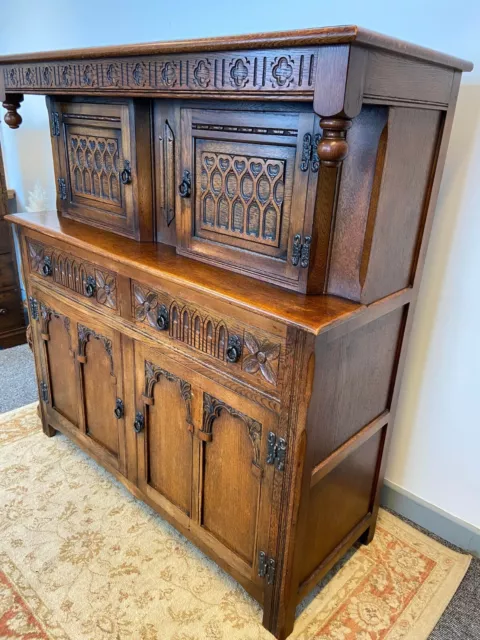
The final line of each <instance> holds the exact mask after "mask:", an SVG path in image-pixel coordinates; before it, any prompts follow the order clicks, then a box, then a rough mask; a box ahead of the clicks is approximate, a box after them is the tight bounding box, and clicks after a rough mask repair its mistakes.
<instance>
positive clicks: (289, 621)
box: [263, 601, 297, 640]
mask: <svg viewBox="0 0 480 640" xmlns="http://www.w3.org/2000/svg"><path fill="white" fill-rule="evenodd" d="M296 608H297V603H296V601H292V602H291V603H289V604H288V605H286V607H285V609H284V611H283V615H276V616H275V617H274V618H273V619H271V620H270V624H269V625H266V624H265V621H264V624H263V626H264V627H265V629H267V631H270V633H271V634H273V636H274V637H275V638H277V640H286V639H287V638H288V637H289V635H290V634H291V633H292V632H293V626H294V624H295V611H296Z"/></svg>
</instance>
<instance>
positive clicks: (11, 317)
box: [0, 289, 25, 332]
mask: <svg viewBox="0 0 480 640" xmlns="http://www.w3.org/2000/svg"><path fill="white" fill-rule="evenodd" d="M24 324H25V316H24V312H23V306H22V299H21V296H20V291H19V290H18V289H14V290H12V291H7V292H6V293H0V332H3V331H9V330H11V329H15V328H17V327H22V326H23V325H24Z"/></svg>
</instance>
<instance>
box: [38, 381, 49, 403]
mask: <svg viewBox="0 0 480 640" xmlns="http://www.w3.org/2000/svg"><path fill="white" fill-rule="evenodd" d="M40 396H41V398H42V400H43V401H44V402H45V403H48V385H47V383H46V382H40Z"/></svg>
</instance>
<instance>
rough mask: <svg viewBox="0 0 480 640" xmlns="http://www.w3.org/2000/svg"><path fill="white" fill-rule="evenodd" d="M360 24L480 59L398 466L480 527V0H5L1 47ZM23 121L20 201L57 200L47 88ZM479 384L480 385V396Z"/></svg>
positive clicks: (410, 376) (14, 136)
mask: <svg viewBox="0 0 480 640" xmlns="http://www.w3.org/2000/svg"><path fill="white" fill-rule="evenodd" d="M335 24H360V25H362V26H365V27H367V28H369V29H373V30H376V31H382V32H384V33H387V34H388V35H392V36H396V37H398V38H403V39H405V40H411V41H413V42H416V43H418V44H423V45H425V46H429V47H432V48H436V49H440V50H442V51H446V52H449V53H452V54H454V55H457V56H460V57H464V58H467V59H470V60H473V61H474V62H475V63H476V64H477V68H476V69H475V70H474V72H473V73H471V74H466V75H465V76H464V79H463V83H462V88H461V91H460V97H459V103H458V107H457V114H456V118H455V124H454V128H453V133H452V140H451V142H450V148H449V152H448V158H447V165H446V168H445V173H444V179H443V183H442V188H441V192H440V197H439V202H438V206H437V213H436V222H435V225H434V228H433V234H432V239H431V243H430V249H429V252H428V257H427V263H426V267H425V275H424V280H423V286H422V290H421V296H420V297H421V302H420V303H419V305H418V309H417V316H416V320H415V326H414V330H413V336H412V341H411V347H410V350H409V357H408V362H407V366H406V371H405V382H404V384H403V389H402V394H401V401H400V406H399V413H398V418H397V423H396V432H395V434H394V438H393V444H392V448H391V454H390V460H389V465H388V470H387V478H388V479H389V480H390V481H391V482H393V483H395V484H396V485H398V486H400V487H403V488H404V489H406V490H407V491H409V492H411V493H413V494H414V495H416V496H419V497H420V498H422V499H423V500H425V501H427V502H429V503H432V504H434V505H436V506H437V507H439V508H441V509H443V510H445V511H447V512H448V513H450V514H452V515H454V516H456V517H458V518H460V519H462V520H465V521H466V522H468V523H470V524H472V525H474V526H477V527H480V498H479V496H480V463H479V460H480V456H479V452H480V411H479V409H478V405H477V399H479V398H480V340H479V335H480V296H479V294H478V292H477V289H478V283H479V280H480V212H479V209H480V186H479V185H480V38H479V36H478V29H479V27H480V3H479V2H478V0H463V1H462V0H460V1H459V2H457V3H456V4H452V2H451V0H436V1H433V0H426V1H424V2H422V1H421V0H403V1H402V2H399V3H395V4H394V3H385V2H384V1H383V0H382V1H380V0H371V1H370V2H369V1H368V0H364V2H359V1H358V0H355V1H353V0H343V2H342V3H339V2H338V3H327V2H322V3H319V2H315V1H313V0H296V1H295V2H294V3H280V2H278V0H275V1H274V0H269V1H268V2H265V1H264V2H261V1H260V0H243V1H242V2H241V3H235V4H233V3H230V4H229V3H227V2H226V1H225V0H223V1H222V2H219V1H218V0H211V1H210V2H202V3H200V2H195V1H193V0H183V2H171V1H170V2H165V0H163V2H159V1H158V0H157V1H143V2H142V0H138V1H137V2H134V3H132V2H131V0H128V1H127V0H95V1H92V0H83V2H71V1H70V2H68V0H67V2H65V0H63V1H60V0H42V2H32V0H17V1H16V2H15V3H6V2H3V3H2V13H1V21H0V52H1V53H14V52H26V51H35V50H46V49H60V48H70V47H80V46H93V45H106V44H124V43H131V42H142V41H152V40H165V39H175V38H189V37H201V36H215V35H224V34H234V33H248V32H252V31H257V32H258V31H269V30H270V31H271V30H276V29H294V28H302V27H312V26H324V25H335ZM21 113H22V115H23V117H24V123H23V125H22V126H21V128H20V129H19V130H18V131H10V130H6V127H5V125H3V126H2V138H3V145H4V154H5V160H6V165H7V177H8V182H9V186H10V187H11V188H14V189H16V191H17V194H18V201H19V205H20V207H23V206H24V205H25V204H26V202H27V195H28V191H31V190H32V189H33V188H34V185H35V182H36V181H39V182H40V184H41V185H42V186H43V187H44V188H45V189H46V190H47V192H48V201H49V205H50V206H52V207H53V206H54V179H53V169H52V161H51V153H50V138H49V132H48V123H47V118H46V109H45V106H44V103H43V98H37V97H33V96H27V97H26V98H25V102H24V105H23V106H22V109H21ZM477 393H478V394H479V395H478V396H477Z"/></svg>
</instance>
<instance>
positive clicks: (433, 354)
mask: <svg viewBox="0 0 480 640" xmlns="http://www.w3.org/2000/svg"><path fill="white" fill-rule="evenodd" d="M479 168H480V85H462V87H461V90H460V94H459V99H458V103H457V109H456V113H455V120H454V124H453V130H452V134H451V138H450V144H449V147H448V155H447V162H446V166H445V170H444V174H443V179H442V184H441V189H440V194H439V199H438V203H437V208H436V215H435V221H434V226H433V230H432V236H431V240H430V245H429V250H428V254H427V260H426V264H425V271H424V277H423V280H422V285H421V292H420V296H419V302H418V306H417V310H416V315H415V322H414V327H413V331H412V336H411V342H410V346H409V352H408V359H407V363H406V368H405V374H404V378H403V386H402V392H401V398H400V403H399V407H398V413H397V418H396V427H395V431H394V436H393V441H392V446H391V448H390V454H389V464H388V467H387V474H386V477H387V479H388V480H391V481H392V482H395V483H397V484H399V485H401V486H404V487H405V486H406V488H408V485H410V487H412V484H413V486H414V485H415V481H414V480H413V481H412V482H409V480H410V479H411V476H412V468H411V467H412V456H413V457H415V455H417V456H418V458H419V457H420V455H424V456H425V459H427V456H428V463H429V464H430V468H431V467H432V466H433V465H436V466H441V465H443V463H444V461H443V460H441V459H439V460H438V461H436V462H435V460H432V458H435V456H436V449H435V446H436V443H435V442H432V443H431V444H432V448H431V450H430V451H423V452H422V454H418V452H417V451H416V447H418V443H419V440H418V435H419V432H420V431H422V430H423V431H425V430H430V431H432V432H433V434H434V435H435V430H436V428H437V426H439V425H438V422H437V423H436V419H437V417H438V412H439V410H438V409H437V413H436V414H435V413H434V414H433V415H432V413H431V412H428V411H427V409H428V407H429V406H430V407H432V406H433V405H434V402H436V403H437V406H438V405H439V403H440V406H441V405H442V404H443V405H444V406H449V405H450V406H453V405H461V398H459V397H458V393H459V390H458V389H456V388H455V387H456V384H455V382H456V381H455V375H456V368H455V367H454V366H452V364H453V365H455V364H457V362H459V364H460V366H463V365H462V359H463V360H464V362H465V367H466V368H468V366H469V360H470V362H472V359H473V360H474V359H475V358H477V359H478V356H479V355H480V354H478V353H477V354H476V355H475V353H474V343H472V345H471V348H470V349H469V348H468V345H467V346H466V345H465V335H464V331H465V329H464V322H465V317H466V315H465V314H472V315H475V314H476V315H477V317H478V310H477V311H475V309H474V308H473V307H474V306H475V305H477V302H476V296H475V295H472V291H471V288H470V291H466V289H467V288H468V287H469V285H468V278H469V277H470V275H471V273H472V271H473V272H476V273H477V278H478V272H479V271H480V253H479V252H478V247H477V248H476V249H475V246H474V245H475V242H474V241H473V240H474V238H475V235H476V237H477V243H478V237H479V235H480V233H476V231H477V232H480V228H479V225H480V215H479V214H480V212H479V204H478V203H479V202H480V181H479V180H478V177H476V175H477V176H478V171H479ZM475 174H476V175H475ZM475 262H476V263H477V264H476V265H475ZM471 366H473V367H475V366H476V365H475V364H474V363H472V364H471ZM452 378H453V380H452ZM458 386H459V385H458ZM460 393H462V390H460ZM465 393H466V392H465ZM444 394H446V395H444ZM435 395H436V400H435V399H434V397H433V396H435ZM439 396H440V397H439ZM421 403H422V406H421ZM461 408H462V407H461V406H458V409H460V411H459V413H458V418H457V420H456V421H455V425H453V424H450V427H449V428H450V431H451V441H450V443H451V452H452V457H453V456H454V455H455V454H456V451H457V450H456V449H455V440H456V439H458V438H467V437H468V435H467V430H470V429H473V426H474V425H473V424H472V422H471V420H470V421H467V420H466V421H465V423H464V424H460V423H461ZM464 409H466V407H464ZM440 411H441V410H440ZM470 415H472V414H470ZM425 417H427V418H429V422H430V424H429V425H428V424H426V423H425ZM448 419H449V418H448V416H445V417H444V420H443V422H444V424H445V422H446V421H448ZM441 426H442V425H440V427H441ZM463 429H464V430H465V433H464V434H463V435H461V431H462V430H463ZM472 435H473V433H472ZM442 437H443V436H442ZM426 440H427V438H425V441H426ZM422 442H423V441H422ZM447 447H448V445H447ZM457 455H461V454H457ZM426 461H427V460H426ZM417 462H418V464H420V460H419V459H417ZM414 464H415V463H414ZM468 464H469V463H468V462H466V467H467V468H468ZM426 473H428V471H427V472H426ZM467 473H468V471H467ZM443 474H444V475H445V467H443ZM445 482H447V478H445ZM413 492H415V491H414V489H413ZM424 497H425V495H424ZM427 500H428V498H427Z"/></svg>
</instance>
